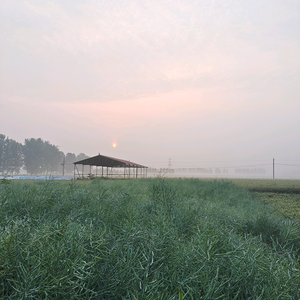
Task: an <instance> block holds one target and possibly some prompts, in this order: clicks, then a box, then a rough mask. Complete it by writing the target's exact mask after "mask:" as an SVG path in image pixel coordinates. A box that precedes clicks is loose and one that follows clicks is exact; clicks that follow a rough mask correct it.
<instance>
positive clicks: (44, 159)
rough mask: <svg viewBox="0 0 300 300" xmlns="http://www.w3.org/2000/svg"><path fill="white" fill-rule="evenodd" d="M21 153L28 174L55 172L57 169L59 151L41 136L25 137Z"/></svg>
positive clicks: (59, 159)
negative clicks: (35, 137)
mask: <svg viewBox="0 0 300 300" xmlns="http://www.w3.org/2000/svg"><path fill="white" fill-rule="evenodd" d="M23 153H24V164H25V168H26V170H27V172H28V173H30V174H41V173H48V172H55V171H58V169H59V166H60V163H61V153H60V151H59V149H58V147H57V146H55V145H52V144H50V143H49V142H44V141H43V140H42V139H41V138H38V139H34V138H31V139H25V144H24V147H23Z"/></svg>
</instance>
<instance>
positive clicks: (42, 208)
mask: <svg viewBox="0 0 300 300" xmlns="http://www.w3.org/2000/svg"><path fill="white" fill-rule="evenodd" d="M299 254H300V226H299V223H298V222H296V221H293V220H291V219H285V218H283V217H280V216H279V215H278V214H277V213H276V211H274V209H273V208H272V206H269V205H267V204H264V203H263V202H262V201H260V200H259V199H258V198H257V196H256V194H253V193H250V192H249V191H247V190H246V189H245V188H243V187H239V186H237V185H235V184H233V183H232V182H229V181H207V180H206V181H201V180H198V179H162V178H160V179H158V178H157V179H138V180H98V179H94V180H92V181H87V182H75V181H71V182H54V181H46V182H42V181H39V182H38V181H37V182H20V181H12V182H9V183H6V182H5V184H0V298H1V299H272V300H273V299H298V298H299V297H300V292H299V288H300V284H299V283H300V273H299Z"/></svg>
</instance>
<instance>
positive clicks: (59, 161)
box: [0, 134, 88, 175]
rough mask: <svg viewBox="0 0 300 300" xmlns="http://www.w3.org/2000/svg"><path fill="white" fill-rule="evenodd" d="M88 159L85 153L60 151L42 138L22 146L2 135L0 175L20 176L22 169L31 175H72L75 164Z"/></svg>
mask: <svg viewBox="0 0 300 300" xmlns="http://www.w3.org/2000/svg"><path fill="white" fill-rule="evenodd" d="M85 158H88V156H87V155H85V154H84V153H80V154H78V155H77V156H76V155H75V154H74V153H67V154H64V152H62V151H60V150H59V149H58V146H55V145H52V144H51V143H50V142H48V141H44V140H42V139H41V138H38V139H35V138H29V139H25V141H24V144H21V143H19V142H17V141H15V140H13V139H10V138H8V137H6V136H5V135H4V134H0V173H1V174H11V175H13V174H19V173H20V171H21V170H22V169H24V170H26V171H27V173H28V174H30V175H37V174H52V173H62V172H63V169H64V173H65V174H72V172H73V162H75V161H78V160H82V159H85Z"/></svg>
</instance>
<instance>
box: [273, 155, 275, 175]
mask: <svg viewBox="0 0 300 300" xmlns="http://www.w3.org/2000/svg"><path fill="white" fill-rule="evenodd" d="M273 179H275V159H274V158H273Z"/></svg>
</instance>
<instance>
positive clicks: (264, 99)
mask: <svg viewBox="0 0 300 300" xmlns="http://www.w3.org/2000/svg"><path fill="white" fill-rule="evenodd" d="M0 14H1V15H0V22H1V23H0V35H1V44H0V56H1V60H0V133H2V134H5V135H6V136H9V137H10V138H12V139H15V140H17V141H18V142H20V143H24V140H25V139H26V138H42V139H43V140H46V141H50V142H51V143H53V144H54V145H57V146H58V147H59V149H60V150H61V151H63V152H65V153H67V152H72V153H85V154H87V155H88V156H94V155H97V154H98V153H101V154H103V155H107V156H111V157H116V158H121V159H126V160H131V161H134V162H137V163H140V164H143V165H146V166H148V167H150V168H157V169H160V168H162V169H163V168H165V169H168V168H169V167H170V159H171V167H172V169H175V170H178V171H177V172H176V173H175V174H188V176H200V177H201V176H205V175H210V176H212V177H219V176H224V177H228V178H230V177H234V176H241V177H253V176H254V177H255V176H256V177H259V178H260V177H261V178H272V177H273V158H275V178H300V134H299V132H300V117H299V116H300V101H299V96H300V76H299V69H300V56H299V53H300V22H299V20H300V16H299V14H300V3H299V2H298V1H293V0H290V1H279V0H275V1H273V0H272V1H271V0H267V1H264V2H261V1H258V0H254V1H251V2H245V1H233V0H228V1H217V0H209V1H201V2H199V3H198V2H194V1H189V0H184V1H183V0H182V1H176V2H174V1H168V0H164V1H146V0H145V1H133V0H129V1H126V2H124V3H120V2H118V1H110V2H109V3H108V2H107V1H92V0H90V1H81V0H75V1H63V2H61V1H57V0H54V1H47V2H40V1H36V0H28V1H19V0H18V1H17V0H3V1H1V3H0ZM113 144H115V147H113ZM185 168H186V169H190V168H194V169H211V170H212V173H210V174H208V173H207V174H206V173H205V172H204V173H203V172H202V173H203V174H202V173H201V172H200V171H199V172H196V171H195V172H194V171H189V172H188V173H185V172H184V171H183V169H185ZM259 168H261V169H264V170H265V173H259V171H257V170H256V172H255V169H259ZM179 169H180V170H181V171H180V172H179ZM216 169H220V172H221V173H219V171H216ZM238 169H240V171H236V170H238ZM242 169H245V170H246V169H248V171H245V170H244V171H242ZM224 170H227V171H228V172H227V171H224ZM249 170H250V171H249ZM251 170H252V171H251Z"/></svg>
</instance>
